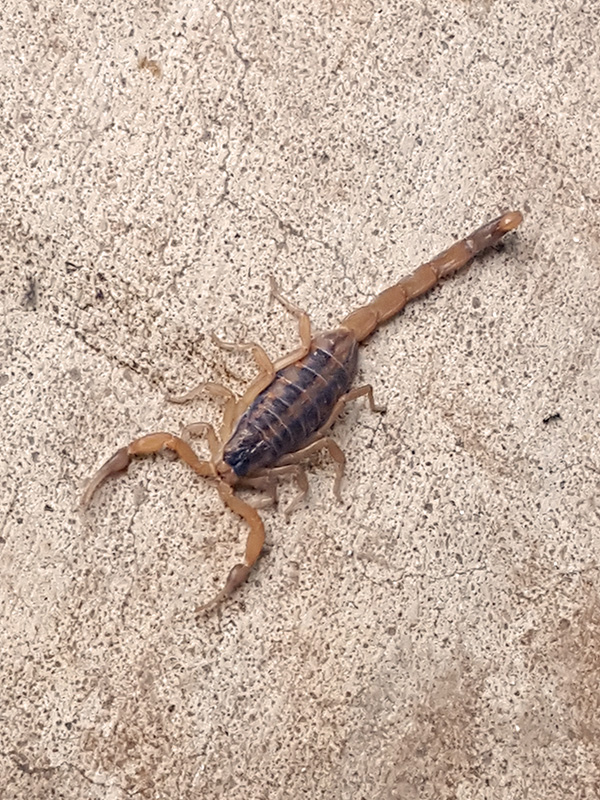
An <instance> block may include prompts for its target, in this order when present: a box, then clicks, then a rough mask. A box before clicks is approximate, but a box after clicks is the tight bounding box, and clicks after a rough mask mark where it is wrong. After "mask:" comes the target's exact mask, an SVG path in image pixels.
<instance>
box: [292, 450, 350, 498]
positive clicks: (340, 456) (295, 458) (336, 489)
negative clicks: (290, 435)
mask: <svg viewBox="0 0 600 800" xmlns="http://www.w3.org/2000/svg"><path fill="white" fill-rule="evenodd" d="M323 448H325V449H327V450H328V451H329V455H330V456H331V457H332V458H333V460H334V461H335V481H334V484H333V493H334V495H335V496H336V498H337V499H338V500H341V499H342V496H341V493H340V485H341V483H342V477H343V475H344V466H345V464H346V456H345V455H344V453H343V452H342V450H341V448H340V446H339V445H338V444H337V443H336V442H334V441H333V439H332V438H331V437H330V436H324V437H323V438H322V439H317V440H316V441H314V442H312V443H311V444H308V445H306V447H303V448H302V449H301V450H296V452H295V453H289V454H288V455H287V456H284V457H283V458H281V459H280V460H279V461H278V462H277V466H278V467H280V466H287V465H288V464H298V462H300V461H303V460H304V459H305V458H307V457H308V456H311V455H312V454H313V453H317V452H318V451H319V450H322V449H323ZM300 499H301V498H300ZM295 504H296V503H295V501H294V505H295Z"/></svg>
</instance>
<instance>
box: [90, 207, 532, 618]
mask: <svg viewBox="0 0 600 800" xmlns="http://www.w3.org/2000/svg"><path fill="white" fill-rule="evenodd" d="M521 221H522V216H521V214H520V213H519V212H518V211H512V212H508V213H506V214H503V215H502V216H500V217H498V218H497V219H495V220H493V221H492V222H489V223H487V224H486V225H483V226H482V227H481V228H478V229H477V230H476V231H475V232H474V233H472V234H471V235H470V236H468V237H466V238H465V239H462V240H461V241H459V242H456V243H455V244H454V245H452V247H450V248H449V249H448V250H445V251H444V252H443V253H441V254H440V255H439V256H437V257H436V258H434V259H433V260H432V261H429V262H427V263H426V264H423V265H421V266H420V267H418V268H417V269H416V270H415V271H414V272H413V273H412V274H411V275H409V276H408V277H406V278H403V279H402V280H401V281H399V282H398V283H397V284H395V285H394V286H392V287H390V288H389V289H387V290H385V291H384V292H382V293H381V294H379V295H378V296H377V297H375V299H374V300H373V301H372V302H371V303H369V304H367V305H366V306H362V307H361V308H359V309H357V310H355V311H353V312H352V313H351V314H349V315H348V316H347V317H346V318H345V319H344V320H342V322H341V325H340V327H339V329H337V330H334V331H328V332H325V333H318V334H316V335H315V336H314V337H313V336H312V334H311V325H310V319H309V317H308V315H307V314H306V313H305V312H304V311H302V310H300V309H299V308H298V307H296V306H295V305H293V304H292V303H290V302H289V301H288V300H286V299H285V298H284V297H283V296H282V295H281V293H280V292H279V289H278V287H277V284H276V283H275V282H274V281H273V280H271V293H272V295H273V296H274V297H275V298H276V299H278V300H279V301H280V302H281V303H282V304H283V305H284V306H285V307H286V308H287V309H288V310H289V311H290V312H291V313H293V314H295V315H296V316H297V317H298V320H299V333H300V340H301V346H300V347H298V348H297V349H296V350H294V351H293V352H292V353H290V354H289V355H287V356H284V357H283V358H281V359H279V360H278V361H276V362H272V361H271V359H270V358H269V356H268V355H267V354H266V353H265V351H264V350H263V349H262V347H260V345H257V344H254V343H248V344H232V343H228V342H222V341H220V340H218V339H216V341H217V343H218V344H219V345H220V346H221V347H223V348H224V349H226V350H241V351H250V352H252V353H253V355H254V358H255V360H256V362H257V366H258V368H259V373H258V375H257V377H256V378H255V380H254V381H253V382H252V383H251V385H250V386H249V387H248V389H247V390H246V392H245V394H244V395H243V396H242V397H241V398H239V399H238V398H236V396H235V395H234V394H233V393H232V392H231V391H230V390H229V389H227V388H226V387H224V386H221V385H220V384H216V383H211V382H209V383H202V384H200V385H199V386H197V387H196V388H195V389H193V390H192V391H191V392H188V393H187V394H185V395H183V396H182V397H173V398H171V400H172V401H173V402H179V403H185V402H188V401H189V400H192V399H193V398H194V397H197V396H198V394H200V393H201V392H208V393H209V394H211V395H212V396H213V397H216V398H219V399H222V400H223V401H224V404H225V411H224V418H223V423H222V425H221V429H220V431H219V434H217V432H216V431H215V430H214V428H213V427H212V426H211V425H209V424H208V423H204V422H202V423H197V424H195V425H190V426H188V428H187V429H186V430H187V432H188V433H196V434H198V433H201V434H204V435H206V437H207V441H208V446H209V450H210V454H211V458H210V460H209V461H204V460H201V459H199V458H198V456H197V455H196V454H195V452H194V451H193V450H192V448H191V447H190V445H189V444H188V443H187V441H185V440H184V439H183V438H181V437H178V436H174V435H173V434H170V433H163V432H161V433H151V434H148V435H146V436H142V437H141V438H139V439H136V440H135V441H133V442H131V443H130V444H129V445H127V446H126V447H122V448H121V449H120V450H118V451H117V452H116V453H115V455H114V456H112V457H111V458H110V459H109V460H108V461H107V462H106V463H105V464H104V465H103V466H102V467H100V469H99V470H98V471H97V472H96V474H95V475H94V476H93V477H92V479H91V481H90V483H89V484H88V487H87V489H86V490H85V493H84V495H83V498H82V505H83V506H85V505H87V504H88V503H89V501H90V499H91V497H92V495H93V494H94V492H95V491H96V489H97V488H98V486H99V485H100V484H101V483H102V482H103V481H104V480H105V479H106V478H107V477H109V476H110V475H112V474H114V473H116V472H120V471H122V470H125V469H127V467H128V466H129V463H130V462H131V459H132V458H133V457H134V456H142V455H148V454H151V453H157V452H159V451H160V450H163V449H169V450H172V451H174V452H175V453H176V454H177V455H178V456H179V457H180V458H181V459H182V460H183V461H185V462H186V463H187V464H188V465H189V466H190V467H191V468H192V469H193V470H194V471H195V472H196V473H197V474H198V475H200V476H202V477H204V478H206V479H208V480H209V481H211V482H212V483H214V484H215V486H216V488H217V490H218V492H219V495H220V496H221V498H222V499H223V501H224V502H225V504H226V505H227V506H228V507H229V508H230V509H231V510H232V511H233V512H235V513H236V514H238V515H239V516H240V517H242V518H243V519H244V520H245V521H246V522H247V523H248V525H249V528H250V532H249V535H248V540H247V543H246V552H245V557H244V563H243V564H237V565H236V566H235V567H233V569H232V570H231V572H230V573H229V576H228V578H227V581H226V583H225V586H224V588H223V590H222V591H221V592H219V594H218V595H217V596H216V598H214V600H213V601H211V602H210V603H208V604H207V605H206V606H204V607H203V608H208V607H211V606H213V605H214V604H215V603H216V602H219V601H220V600H222V599H223V598H225V597H228V596H229V595H230V594H231V593H232V592H233V591H234V590H235V589H236V588H237V587H238V586H240V585H241V584H242V583H243V582H244V581H245V580H246V578H247V576H248V575H249V573H250V571H251V569H252V566H253V565H254V563H255V562H256V560H257V559H258V557H259V555H260V552H261V550H262V546H263V543H264V525H263V522H262V519H261V518H260V516H259V514H258V511H257V508H256V507H254V506H252V505H250V504H249V503H247V502H245V501H244V500H241V499H240V498H239V497H238V496H237V495H236V494H235V491H234V489H235V487H236V486H241V487H250V488H255V489H262V490H264V491H266V492H268V495H269V496H268V497H267V498H266V500H267V501H269V500H270V501H272V502H275V501H276V498H277V494H276V492H277V483H278V481H279V480H280V478H282V477H292V478H294V479H295V480H296V482H297V484H298V487H299V492H298V494H297V496H296V498H295V499H294V500H293V502H292V503H291V505H290V506H289V507H288V508H287V509H286V513H288V514H289V513H290V511H291V510H292V509H293V508H295V507H296V505H297V504H298V503H299V502H300V501H301V500H302V499H303V498H304V496H305V495H306V493H307V491H308V482H307V478H306V473H305V471H304V468H303V466H302V462H303V461H305V460H306V458H307V457H309V456H310V455H312V454H313V453H315V452H317V451H319V450H322V449H326V450H328V452H329V453H330V455H331V456H332V458H333V460H334V462H335V464H336V479H335V484H334V492H335V495H336V496H337V497H338V498H339V496H340V494H339V489H340V483H341V478H342V474H343V469H344V463H345V457H344V454H343V453H342V451H341V450H340V448H339V447H338V445H337V444H336V443H335V442H334V440H333V439H332V438H331V437H330V436H329V435H328V432H329V429H330V428H331V426H332V425H333V423H334V422H335V420H336V419H337V417H338V416H339V414H340V413H341V411H342V410H343V408H344V406H345V404H346V403H347V402H349V401H350V400H354V399H356V398H358V397H361V396H367V398H368V401H369V404H370V407H371V410H372V411H383V409H382V408H379V407H378V406H376V405H375V402H374V399H373V391H372V388H371V386H369V385H365V386H360V387H357V388H354V389H351V388H350V387H351V385H352V382H353V379H354V377H355V374H356V369H357V361H358V345H359V343H360V342H362V341H363V340H364V339H366V338H367V337H368V336H369V335H370V334H371V333H373V331H374V330H375V329H376V328H378V327H379V326H380V325H382V324H383V323H384V322H386V321H387V320H389V319H390V318H391V317H393V316H394V315H395V314H397V313H398V312H399V311H401V310H402V308H404V306H405V305H406V303H407V302H409V301H410V300H412V299H414V298H416V297H419V296H420V295H422V294H424V293H425V292H426V291H428V290H429V289H431V288H432V287H433V286H434V285H435V284H436V283H437V282H438V281H439V280H440V279H441V278H443V277H445V276H446V275H449V274H450V273H452V272H454V271H456V270H457V269H459V268H460V267H462V266H464V265H465V264H466V263H467V262H468V261H470V260H471V259H472V258H473V256H475V255H476V254H477V253H479V252H481V251H482V250H484V249H486V248H487V247H490V246H492V245H494V244H496V243H497V242H498V241H499V240H500V239H501V238H502V236H504V234H506V233H508V232H509V231H511V230H514V229H515V228H517V227H518V226H519V225H520V223H521ZM215 338H216V337H215Z"/></svg>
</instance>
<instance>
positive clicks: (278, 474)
mask: <svg viewBox="0 0 600 800" xmlns="http://www.w3.org/2000/svg"><path fill="white" fill-rule="evenodd" d="M287 476H291V477H293V478H295V479H296V483H297V484H298V493H297V494H296V496H295V497H294V498H293V499H292V501H291V502H290V503H289V505H287V506H286V507H285V508H284V510H283V513H284V516H285V518H286V519H289V517H290V514H291V513H292V511H294V509H295V508H297V506H298V504H299V503H300V502H301V501H302V500H304V498H305V497H306V495H307V494H308V478H307V477H306V470H305V469H304V467H303V466H302V465H301V464H281V462H280V463H279V466H275V467H268V468H267V469H263V470H261V471H260V473H259V474H258V475H256V476H255V477H252V478H241V479H240V481H239V484H238V485H240V486H251V487H253V488H256V489H264V490H265V491H271V490H272V487H275V489H276V487H277V480H278V479H279V478H283V477H287ZM275 496H276V495H275Z"/></svg>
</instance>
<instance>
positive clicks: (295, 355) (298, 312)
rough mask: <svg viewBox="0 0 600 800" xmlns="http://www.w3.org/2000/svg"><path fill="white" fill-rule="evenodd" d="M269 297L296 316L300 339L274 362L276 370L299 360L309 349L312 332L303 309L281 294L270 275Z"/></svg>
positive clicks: (308, 319)
mask: <svg viewBox="0 0 600 800" xmlns="http://www.w3.org/2000/svg"><path fill="white" fill-rule="evenodd" d="M270 280H271V297H274V298H275V299H276V300H278V301H279V302H280V303H281V305H282V306H283V307H284V308H285V309H287V311H289V312H290V314H293V315H294V316H296V317H298V333H299V334H300V341H301V342H302V344H301V345H300V347H297V348H296V349H295V350H293V351H292V352H291V353H288V354H287V355H286V356H282V357H281V358H279V359H278V360H277V361H276V362H275V371H276V372H278V371H279V370H280V369H284V368H285V367H289V366H290V364H294V363H295V362H296V361H299V360H300V359H301V358H304V356H305V355H306V354H307V353H308V352H309V350H310V343H311V339H312V332H311V325H310V317H309V316H308V314H307V313H306V311H303V310H302V309H301V308H300V307H299V306H297V305H296V304H295V303H292V302H291V301H290V300H288V299H287V298H286V297H284V296H283V295H282V294H281V289H280V288H279V284H278V283H277V281H276V280H275V278H273V277H272V276H271V279H270Z"/></svg>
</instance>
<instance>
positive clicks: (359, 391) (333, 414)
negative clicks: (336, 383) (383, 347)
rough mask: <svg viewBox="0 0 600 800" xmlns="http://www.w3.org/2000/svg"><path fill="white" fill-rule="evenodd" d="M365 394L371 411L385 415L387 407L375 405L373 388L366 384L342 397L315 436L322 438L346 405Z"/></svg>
mask: <svg viewBox="0 0 600 800" xmlns="http://www.w3.org/2000/svg"><path fill="white" fill-rule="evenodd" d="M365 394H366V395H367V398H368V400H369V407H370V409H371V411H374V412H377V413H379V414H383V412H384V411H385V410H386V409H385V406H378V405H376V404H375V400H374V399H373V387H372V386H371V385H370V384H369V383H366V384H365V385H364V386H358V387H357V388H356V389H351V390H350V391H349V392H347V393H346V394H344V395H342V396H341V397H340V399H339V400H338V401H337V403H336V404H335V405H334V407H333V409H332V411H331V414H330V415H329V418H328V420H327V422H326V423H325V424H324V425H323V426H322V427H321V428H319V430H318V431H317V432H316V434H315V436H319V437H320V436H322V435H323V434H324V433H326V432H327V431H328V430H329V429H330V428H331V426H332V425H333V423H334V422H335V421H336V419H337V418H338V417H339V415H340V414H341V413H342V411H343V410H344V406H345V405H346V403H349V402H350V401H351V400H356V399H357V398H359V397H363V396H364V395H365Z"/></svg>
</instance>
